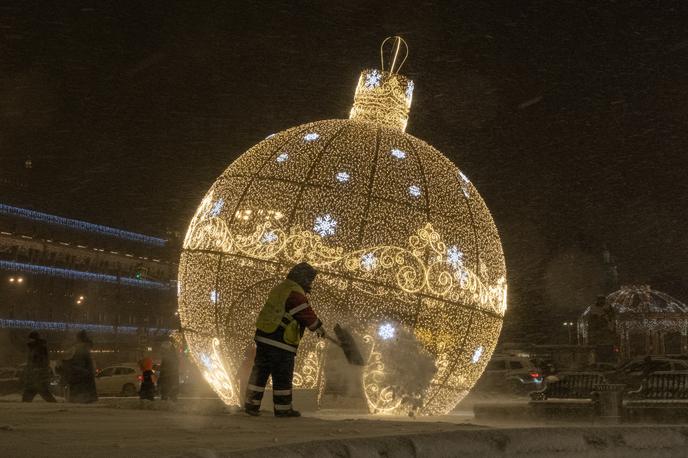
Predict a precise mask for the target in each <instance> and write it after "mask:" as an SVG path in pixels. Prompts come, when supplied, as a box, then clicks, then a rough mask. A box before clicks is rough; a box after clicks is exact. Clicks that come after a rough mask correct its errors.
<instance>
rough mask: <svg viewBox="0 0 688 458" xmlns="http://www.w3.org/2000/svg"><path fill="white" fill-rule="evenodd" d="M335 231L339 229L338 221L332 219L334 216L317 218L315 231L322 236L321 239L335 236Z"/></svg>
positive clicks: (325, 215) (327, 215) (314, 226)
mask: <svg viewBox="0 0 688 458" xmlns="http://www.w3.org/2000/svg"><path fill="white" fill-rule="evenodd" d="M335 229H337V220H336V219H334V218H332V215H330V214H329V213H327V214H324V215H322V216H318V217H316V218H315V224H314V225H313V230H314V231H315V232H316V233H318V234H320V236H321V237H327V236H329V235H334V231H335Z"/></svg>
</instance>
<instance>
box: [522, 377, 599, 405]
mask: <svg viewBox="0 0 688 458" xmlns="http://www.w3.org/2000/svg"><path fill="white" fill-rule="evenodd" d="M556 377H557V379H558V380H555V381H547V380H545V387H544V388H543V389H541V390H539V391H533V392H531V393H530V399H532V400H533V401H545V400H547V399H592V392H593V391H595V388H594V387H595V385H603V384H606V383H607V380H606V379H605V378H604V375H602V374H601V373H599V372H564V373H561V374H559V375H557V376H556Z"/></svg>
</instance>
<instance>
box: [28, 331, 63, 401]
mask: <svg viewBox="0 0 688 458" xmlns="http://www.w3.org/2000/svg"><path fill="white" fill-rule="evenodd" d="M26 346H27V347H28V349H29V353H28V355H27V358H26V370H25V371H24V392H23V393H22V401H23V402H31V401H33V398H34V397H35V396H36V395H37V394H39V395H40V396H41V397H42V398H43V399H44V400H45V401H47V402H56V401H55V397H54V396H53V395H52V393H51V392H50V376H51V372H50V359H49V358H48V343H47V342H46V341H45V340H43V339H41V337H40V336H39V335H38V333H37V332H36V331H32V332H31V333H30V334H29V342H28V343H27V345H26Z"/></svg>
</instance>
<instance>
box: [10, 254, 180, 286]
mask: <svg viewBox="0 0 688 458" xmlns="http://www.w3.org/2000/svg"><path fill="white" fill-rule="evenodd" d="M0 269H2V270H11V271H17V272H25V273H29V274H37V275H48V276H51V277H60V278H67V279H72V280H85V281H97V282H104V283H116V284H120V285H125V286H133V287H136V288H151V289H171V288H173V285H172V284H171V283H163V282H159V281H152V280H142V279H137V278H131V277H118V276H116V275H109V274H101V273H95V272H85V271H81V270H72V269H62V268H59V267H46V266H39V265H36V264H26V263H22V262H15V261H3V260H0Z"/></svg>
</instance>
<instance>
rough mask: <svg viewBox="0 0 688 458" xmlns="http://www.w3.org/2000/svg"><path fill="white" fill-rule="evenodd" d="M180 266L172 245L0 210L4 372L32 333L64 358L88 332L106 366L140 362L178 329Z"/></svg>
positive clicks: (0, 357)
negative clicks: (82, 331) (77, 336)
mask: <svg viewBox="0 0 688 458" xmlns="http://www.w3.org/2000/svg"><path fill="white" fill-rule="evenodd" d="M175 259H176V248H175V246H174V241H169V240H166V239H162V238H157V237H151V236H147V235H143V234H138V233H134V232H130V231H125V230H121V229H117V228H112V227H108V226H102V225H97V224H92V223H88V222H85V221H80V220H74V219H70V218H64V217H60V216H57V215H51V214H47V213H42V212H38V211H35V210H29V209H26V208H20V207H15V206H11V205H6V204H0V335H1V336H2V337H1V338H2V339H4V342H3V341H0V346H3V348H5V349H8V351H0V365H3V362H2V361H3V360H4V361H5V363H4V364H13V363H16V361H17V358H18V356H17V354H19V355H21V354H22V353H23V347H24V343H25V337H26V334H27V333H28V332H29V330H38V331H39V332H41V333H42V334H43V335H45V336H46V337H48V339H49V342H50V345H51V347H52V348H53V349H55V350H56V351H58V352H59V351H60V350H62V349H64V348H66V347H67V346H68V345H70V344H71V339H72V338H73V336H72V334H73V333H74V332H76V331H78V330H79V329H86V330H87V331H90V333H91V334H92V335H93V339H94V343H95V345H94V351H95V352H96V353H102V354H103V356H105V355H110V356H108V357H106V358H101V359H111V360H121V361H124V360H131V359H132V358H135V357H136V355H137V354H140V353H141V352H143V351H146V350H147V349H148V348H149V347H151V346H152V345H154V342H156V341H157V340H159V338H160V337H162V336H163V335H166V334H167V333H169V332H170V330H172V329H175V328H177V327H178V321H177V317H176V315H175V311H176V272H177V266H176V264H175V263H174V262H173V261H172V260H175ZM19 358H21V356H19Z"/></svg>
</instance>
